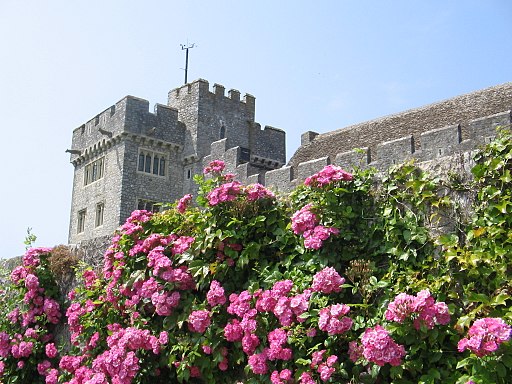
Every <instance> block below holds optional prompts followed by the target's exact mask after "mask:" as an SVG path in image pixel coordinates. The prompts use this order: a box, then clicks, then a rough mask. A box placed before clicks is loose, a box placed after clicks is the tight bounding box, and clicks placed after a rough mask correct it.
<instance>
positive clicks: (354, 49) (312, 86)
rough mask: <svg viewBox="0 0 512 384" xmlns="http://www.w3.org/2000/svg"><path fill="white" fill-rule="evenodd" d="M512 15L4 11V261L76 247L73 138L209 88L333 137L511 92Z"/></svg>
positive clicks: (75, 7)
mask: <svg viewBox="0 0 512 384" xmlns="http://www.w3.org/2000/svg"><path fill="white" fill-rule="evenodd" d="M511 21H512V2H511V1H509V0H501V1H499V0H485V1H484V0H480V1H471V0H467V1H466V0H460V1H450V0H430V1H413V0H404V1H384V0H382V1H381V0H374V1H363V0H362V1H341V0H332V1H291V0H279V1H276V0H272V1H271V0H258V1H251V2H249V1H240V0H239V1H223V0H216V1H195V0H188V1H170V0H169V1H163V0H162V1H130V0H123V1H121V0H110V1H103V0H102V1H99V0H89V1H81V2H78V1H69V0H67V1H64V0H62V1H56V0H55V1H54V0H45V1H40V0H23V1H20V0H0V34H1V36H2V37H1V39H0V119H1V120H0V124H1V125H0V126H1V137H2V144H3V145H2V162H1V163H2V178H1V188H0V197H1V199H0V201H1V202H2V210H3V212H4V216H3V219H2V220H1V224H0V226H1V227H0V236H1V240H2V241H1V245H2V247H1V250H0V256H1V257H11V256H15V255H19V254H22V253H23V250H24V245H23V239H24V237H25V233H26V229H27V227H31V228H33V232H34V233H35V234H36V235H37V236H38V241H37V243H36V244H37V245H39V246H53V245H57V244H62V243H66V242H67V235H68V224H69V209H70V204H71V202H70V198H71V186H72V178H73V167H72V165H71V164H70V163H69V156H68V154H66V153H65V152H64V151H65V150H66V148H69V147H70V145H71V133H72V130H73V129H74V128H76V127H78V126H80V125H81V124H83V123H84V122H86V121H87V120H89V119H91V118H92V117H94V116H95V115H96V114H97V113H98V112H100V111H103V110H104V109H106V108H107V107H109V106H111V105H112V104H114V103H115V102H117V101H118V100H119V99H121V98H122V97H124V96H125V95H128V94H131V95H134V96H138V97H141V98H145V99H147V100H149V101H150V103H151V104H152V105H153V104H154V103H165V102H166V98H167V92H168V91H169V90H170V89H173V88H175V87H178V86H180V85H181V84H182V83H183V78H184V75H183V70H182V68H183V67H184V60H185V55H184V52H183V51H181V48H180V44H181V43H186V42H187V39H188V42H189V43H195V44H196V47H195V48H194V49H192V50H191V51H190V68H189V80H194V79H197V78H204V79H206V80H208V81H209V82H210V84H211V85H213V83H219V84H222V85H224V86H225V87H226V89H230V88H235V89H238V90H240V92H241V93H242V94H244V93H246V92H247V93H251V94H253V95H254V96H256V120H257V121H258V122H260V123H261V124H262V125H265V124H267V125H272V126H275V127H278V128H282V129H284V130H285V131H286V132H287V136H288V138H287V140H288V145H287V151H288V158H289V157H290V156H291V155H292V154H293V152H294V151H295V149H296V148H297V147H298V145H299V139H300V134H301V133H303V132H305V131H308V130H314V131H317V132H327V131H330V130H334V129H338V128H342V127H344V126H347V125H350V124H354V123H357V122H362V121H365V120H369V119H372V118H375V117H379V116H384V115H388V114H391V113H395V112H400V111H402V110H405V109H409V108H414V107H419V106H422V105H425V104H428V103H432V102H436V101H440V100H443V99H446V98H450V97H453V96H457V95H459V94H463V93H467V92H471V91H474V90H478V89H482V88H485V87H488V86H492V85H497V84H501V83H505V82H509V81H512V73H511V72H512V71H511V68H512V64H511V63H512V57H511V56H512V50H511V49H510V39H511V37H512V22H511Z"/></svg>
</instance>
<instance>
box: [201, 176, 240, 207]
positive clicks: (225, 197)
mask: <svg viewBox="0 0 512 384" xmlns="http://www.w3.org/2000/svg"><path fill="white" fill-rule="evenodd" d="M241 193H242V184H240V183H239V182H238V181H232V182H229V183H225V184H222V185H220V186H219V187H217V188H214V189H213V190H212V191H210V192H209V193H208V195H207V196H206V198H207V199H208V204H209V205H210V206H212V207H213V206H215V205H217V204H220V203H224V202H226V201H233V200H235V199H236V198H237V197H238V195H240V194H241Z"/></svg>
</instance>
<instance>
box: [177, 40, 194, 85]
mask: <svg viewBox="0 0 512 384" xmlns="http://www.w3.org/2000/svg"><path fill="white" fill-rule="evenodd" d="M180 45H181V50H182V51H183V50H185V51H186V54H185V84H187V75H188V50H189V49H192V48H194V45H195V44H190V45H189V44H188V41H187V44H180Z"/></svg>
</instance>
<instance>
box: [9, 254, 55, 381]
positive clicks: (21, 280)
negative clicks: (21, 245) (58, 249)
mask: <svg viewBox="0 0 512 384" xmlns="http://www.w3.org/2000/svg"><path fill="white" fill-rule="evenodd" d="M51 251H52V249H51V248H31V249H29V250H27V252H26V253H25V255H24V256H23V258H22V265H21V266H18V267H16V268H15V269H14V270H13V271H12V273H11V281H12V282H13V284H14V286H15V287H16V289H18V290H19V291H20V292H24V296H23V303H24V304H26V306H27V307H28V308H27V309H25V308H24V307H23V306H20V307H19V308H15V309H14V310H12V311H11V312H10V313H8V314H7V319H8V320H9V321H10V322H11V323H13V324H14V325H15V327H17V328H18V332H19V333H15V334H13V335H10V334H9V333H7V332H0V357H2V358H4V359H9V358H11V357H12V358H13V359H14V363H15V364H16V367H17V369H27V368H28V367H27V365H28V364H35V366H34V369H35V368H37V371H38V373H39V374H40V375H41V376H45V377H46V383H49V384H56V383H57V371H56V370H55V369H54V368H52V363H51V362H50V361H49V360H42V361H38V362H36V361H35V359H34V356H37V355H38V354H39V353H41V352H43V353H44V346H45V345H46V355H47V357H48V358H55V357H56V356H57V350H56V348H55V345H54V344H53V343H52V342H51V340H52V339H53V335H52V334H50V333H49V330H48V325H49V324H58V323H59V321H60V318H61V316H62V314H61V311H60V305H59V304H58V302H57V301H56V300H54V299H53V298H51V297H49V296H47V292H46V289H45V287H44V286H43V284H42V282H41V281H40V280H39V277H38V274H39V272H40V268H41V266H42V265H43V261H42V259H41V258H42V257H43V256H47V255H48V254H49V253H50V252H51ZM11 361H12V360H11ZM5 367H6V365H5V362H2V367H1V369H0V371H1V372H0V381H2V375H3V371H4V370H5Z"/></svg>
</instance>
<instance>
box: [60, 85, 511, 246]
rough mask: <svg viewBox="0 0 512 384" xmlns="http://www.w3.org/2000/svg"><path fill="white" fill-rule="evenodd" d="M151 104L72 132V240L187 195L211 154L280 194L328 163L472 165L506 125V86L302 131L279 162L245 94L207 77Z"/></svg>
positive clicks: (240, 176)
mask: <svg viewBox="0 0 512 384" xmlns="http://www.w3.org/2000/svg"><path fill="white" fill-rule="evenodd" d="M148 109H149V103H148V102H147V101H146V100H142V99H138V98H135V97H132V96H127V97H125V98H124V99H122V100H121V101H119V102H118V103H117V104H115V105H114V106H112V107H110V108H109V109H107V110H105V111H104V112H102V113H100V114H99V115H97V116H96V117H95V118H93V119H92V120H90V121H88V122H87V123H86V124H84V125H82V126H81V127H79V128H77V129H75V131H74V132H73V141H72V149H71V150H70V152H71V162H72V164H73V165H74V167H75V176H74V184H73V199H72V208H71V218H70V232H69V242H70V243H71V244H77V243H84V245H86V244H85V243H86V242H87V241H91V239H95V238H97V237H100V236H105V235H109V234H112V233H113V231H114V230H115V229H116V228H117V227H118V226H119V225H120V224H121V223H123V222H124V220H125V219H126V217H128V216H129V215H130V213H131V211H132V210H134V209H136V208H137V207H139V208H140V202H141V201H143V202H144V201H150V202H172V201H175V200H176V199H178V198H180V197H181V196H183V195H184V194H185V193H194V192H195V191H196V187H195V185H194V183H193V180H192V177H193V175H194V174H198V173H200V172H202V169H203V167H204V166H205V165H206V164H207V163H208V162H209V161H211V160H214V159H221V160H224V161H225V162H226V169H227V171H228V172H231V173H234V174H235V175H236V178H237V180H239V181H240V182H242V183H244V184H250V183H257V182H258V183H261V184H264V185H266V186H268V187H270V188H272V189H274V190H279V191H283V192H288V191H290V190H292V189H293V188H294V187H295V186H296V185H298V184H299V183H301V182H302V181H303V180H304V179H305V178H306V177H308V176H310V175H312V174H313V173H315V172H318V171H319V170H321V169H322V168H323V167H324V166H325V165H328V164H336V165H340V166H342V167H344V168H346V169H351V168H354V167H369V166H371V167H376V168H377V169H379V170H385V169H387V168H388V167H389V166H391V165H393V164H399V163H401V162H404V161H406V160H409V159H413V158H414V159H416V160H417V161H418V162H420V164H425V165H426V166H429V167H432V166H434V167H436V168H438V169H445V170H446V167H443V164H452V165H451V166H450V167H452V168H453V167H454V165H453V164H459V165H457V167H458V168H460V169H463V168H464V167H466V168H467V169H469V167H470V165H471V164H470V162H471V152H472V151H473V150H474V149H476V148H478V147H479V146H480V145H483V144H485V143H486V142H489V141H490V140H491V139H492V138H494V137H495V135H496V127H498V126H502V127H507V126H508V127H510V124H511V121H512V115H511V110H512V83H506V84H503V85H499V86H495V87H491V88H487V89H483V90H480V91H477V92H473V93H469V94H466V95H462V96H457V97H454V98H452V99H449V100H445V101H441V102H438V103H434V104H431V105H427V106H424V107H421V108H417V109H413V110H409V111H405V112H403V113H399V114H395V115H391V116H386V117H383V118H380V119H376V120H372V121H369V122H365V123H361V124H357V125H354V126H351V127H347V128H344V129H340V130H337V131H333V132H329V133H325V134H318V133H316V132H306V133H304V134H303V135H302V137H301V147H300V148H299V149H298V150H297V151H296V152H295V154H294V155H293V156H292V158H291V160H290V161H289V163H288V164H287V165H286V166H285V159H286V154H285V133H284V132H283V131H282V130H279V129H276V128H273V127H269V126H266V127H264V129H261V127H260V125H259V124H257V123H256V122H255V121H254V112H255V98H254V97H253V96H251V95H249V94H246V95H245V96H244V98H243V100H240V93H239V92H238V91H236V90H230V91H229V92H228V96H225V89H224V87H223V86H221V85H218V84H215V85H214V86H213V92H210V90H209V84H208V82H207V81H205V80H197V81H194V82H192V83H189V84H185V85H183V86H182V87H179V88H176V89H173V90H171V91H170V92H169V97H168V105H167V106H164V105H159V104H157V105H156V107H155V112H154V113H150V112H148ZM141 151H144V153H156V154H163V155H165V157H164V158H165V160H166V171H165V175H164V176H160V175H154V174H152V173H148V172H144V171H140V170H139V168H138V164H139V163H140V156H141ZM159 156H160V155H159ZM101 157H103V158H104V167H105V169H104V174H103V177H102V178H100V179H98V180H96V181H94V182H92V183H90V184H88V185H84V184H85V183H84V180H85V179H84V178H85V177H86V176H85V175H84V172H85V168H86V167H87V165H89V167H90V164H92V163H94V161H96V160H98V159H99V158H101ZM459 159H461V160H459ZM453 162H455V163H453ZM457 167H455V168H457ZM98 203H100V204H103V206H104V221H103V224H102V225H101V226H96V225H95V224H97V222H96V221H95V220H94V217H93V216H94V214H95V207H96V208H97V206H98ZM84 211H85V221H84V223H82V226H83V230H81V232H79V231H78V227H77V225H78V223H79V218H78V216H79V213H80V212H82V213H83V212H84Z"/></svg>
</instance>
